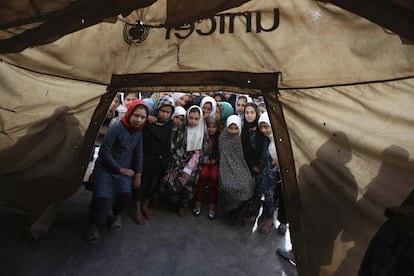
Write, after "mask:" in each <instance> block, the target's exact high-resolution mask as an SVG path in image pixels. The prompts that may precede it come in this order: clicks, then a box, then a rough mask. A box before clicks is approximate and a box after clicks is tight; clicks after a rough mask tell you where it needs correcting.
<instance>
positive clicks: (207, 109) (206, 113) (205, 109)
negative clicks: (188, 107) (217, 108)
mask: <svg viewBox="0 0 414 276" xmlns="http://www.w3.org/2000/svg"><path fill="white" fill-rule="evenodd" d="M212 108H213V106H212V105H211V103H205V104H204V105H203V107H202V110H203V118H204V119H207V118H208V117H209V116H210V113H211V110H212Z"/></svg>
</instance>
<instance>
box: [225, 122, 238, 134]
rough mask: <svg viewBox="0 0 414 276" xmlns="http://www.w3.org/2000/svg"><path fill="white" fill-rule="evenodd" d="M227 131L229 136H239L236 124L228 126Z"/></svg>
mask: <svg viewBox="0 0 414 276" xmlns="http://www.w3.org/2000/svg"><path fill="white" fill-rule="evenodd" d="M227 130H228V131H229V133H231V134H240V130H239V127H238V126H237V125H236V124H231V125H229V127H228V128H227Z"/></svg>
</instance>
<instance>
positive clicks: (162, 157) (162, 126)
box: [132, 96, 174, 224]
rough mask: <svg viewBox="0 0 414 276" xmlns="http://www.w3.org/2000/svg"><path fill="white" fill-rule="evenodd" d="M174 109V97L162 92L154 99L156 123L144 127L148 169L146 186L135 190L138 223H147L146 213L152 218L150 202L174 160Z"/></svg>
mask: <svg viewBox="0 0 414 276" xmlns="http://www.w3.org/2000/svg"><path fill="white" fill-rule="evenodd" d="M173 112H174V101H173V99H172V98H171V97H168V96H161V97H160V98H158V100H157V101H156V102H155V103H154V107H153V110H152V115H153V116H154V117H155V118H156V122H155V123H151V122H149V121H148V123H147V124H146V125H145V128H144V134H143V136H144V144H145V148H144V160H145V162H144V170H143V174H142V187H141V188H140V189H133V190H132V197H133V199H134V203H135V208H134V209H135V211H134V216H133V219H134V221H135V222H136V223H138V224H144V219H143V217H145V218H146V219H148V220H151V219H152V217H153V213H152V212H151V211H150V209H149V203H150V201H151V200H153V199H154V198H155V196H157V194H156V193H157V190H158V189H159V184H160V180H161V179H162V176H163V175H164V172H165V170H166V169H167V168H168V164H169V162H170V158H171V155H170V147H171V146H170V140H171V131H172V127H173V123H172V121H171V115H172V114H173Z"/></svg>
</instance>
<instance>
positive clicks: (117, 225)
mask: <svg viewBox="0 0 414 276" xmlns="http://www.w3.org/2000/svg"><path fill="white" fill-rule="evenodd" d="M121 227H122V222H121V217H118V218H116V219H114V220H113V221H112V223H111V225H110V226H109V231H110V232H111V233H115V232H118V231H119V230H121Z"/></svg>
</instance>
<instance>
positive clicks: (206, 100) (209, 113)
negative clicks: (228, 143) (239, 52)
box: [200, 96, 217, 120]
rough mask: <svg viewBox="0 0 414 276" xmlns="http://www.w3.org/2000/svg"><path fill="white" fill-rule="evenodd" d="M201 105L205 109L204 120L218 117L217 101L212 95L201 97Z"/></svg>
mask: <svg viewBox="0 0 414 276" xmlns="http://www.w3.org/2000/svg"><path fill="white" fill-rule="evenodd" d="M200 107H201V109H202V110H203V114H204V120H207V119H208V118H209V117H210V118H215V117H216V107H217V102H216V100H215V99H213V98H212V97H210V96H205V97H203V98H202V99H201V102H200Z"/></svg>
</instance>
